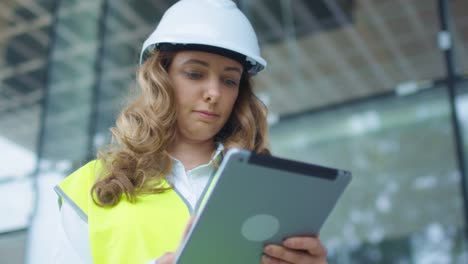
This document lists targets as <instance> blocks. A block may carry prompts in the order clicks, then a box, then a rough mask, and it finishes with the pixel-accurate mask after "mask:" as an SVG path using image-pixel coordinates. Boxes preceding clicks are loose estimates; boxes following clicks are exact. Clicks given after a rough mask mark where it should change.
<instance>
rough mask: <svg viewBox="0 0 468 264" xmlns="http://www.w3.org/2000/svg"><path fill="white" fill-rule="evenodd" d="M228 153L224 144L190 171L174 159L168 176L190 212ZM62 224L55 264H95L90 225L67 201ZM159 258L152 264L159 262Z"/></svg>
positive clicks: (62, 214) (193, 209)
mask: <svg viewBox="0 0 468 264" xmlns="http://www.w3.org/2000/svg"><path fill="white" fill-rule="evenodd" d="M223 150H224V146H223V145H222V144H218V148H217V150H216V152H215V154H214V155H213V157H212V158H211V160H210V161H209V162H208V163H206V164H203V165H200V166H198V167H196V168H193V169H191V170H188V171H186V170H185V168H184V165H183V164H182V162H180V161H179V160H177V159H175V158H172V159H173V162H174V163H173V164H174V166H173V168H172V171H171V172H170V173H169V175H168V176H167V178H166V179H167V181H168V183H169V184H171V185H172V186H173V187H174V190H176V191H177V192H178V193H179V195H181V196H182V197H181V198H183V199H185V201H186V202H187V203H188V205H190V207H191V208H190V210H191V211H192V212H193V211H195V210H196V207H197V202H198V200H199V199H200V197H201V196H202V194H203V192H204V190H205V187H206V186H207V184H208V181H209V180H210V178H211V176H212V174H213V172H214V171H215V168H216V165H215V162H214V160H215V159H217V158H218V157H219V155H221V153H222V151H223ZM60 215H61V221H60V225H59V226H58V228H57V232H56V233H57V234H56V245H55V251H54V260H55V263H72V264H88V263H93V262H92V257H91V248H90V245H89V235H88V224H87V223H86V222H85V221H83V220H82V219H81V218H80V217H79V216H78V214H77V213H76V212H75V211H74V210H73V208H72V207H71V206H70V205H69V204H68V203H66V202H64V203H63V204H62V207H61V210H60ZM156 260H157V259H154V260H151V261H150V262H148V263H155V262H156Z"/></svg>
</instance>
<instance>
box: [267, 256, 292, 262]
mask: <svg viewBox="0 0 468 264" xmlns="http://www.w3.org/2000/svg"><path fill="white" fill-rule="evenodd" d="M262 264H291V263H290V262H286V261H284V260H281V259H277V258H275V257H272V256H268V255H262Z"/></svg>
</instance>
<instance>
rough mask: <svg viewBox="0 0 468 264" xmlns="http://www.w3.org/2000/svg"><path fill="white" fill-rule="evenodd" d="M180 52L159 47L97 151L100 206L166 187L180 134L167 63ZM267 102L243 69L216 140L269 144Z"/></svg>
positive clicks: (258, 147) (264, 149)
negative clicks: (137, 89)
mask: <svg viewBox="0 0 468 264" xmlns="http://www.w3.org/2000/svg"><path fill="white" fill-rule="evenodd" d="M174 56H175V52H166V51H164V52H163V51H157V52H155V53H154V54H153V55H152V56H151V57H150V58H148V59H147V60H146V61H145V63H144V64H143V65H142V66H141V67H140V68H139V70H138V72H137V83H138V86H139V87H140V88H141V93H140V95H139V96H138V97H137V98H136V99H135V100H133V101H132V102H131V103H130V104H129V105H128V106H127V107H126V108H124V109H123V110H122V112H121V113H120V115H119V117H118V118H117V122H116V126H115V127H113V128H111V132H112V136H113V142H114V143H113V144H109V145H108V146H105V147H103V148H101V149H100V150H99V151H98V159H99V160H100V161H101V162H102V163H103V165H104V170H102V171H103V173H102V174H101V175H99V176H98V178H97V179H96V182H95V183H94V185H93V187H92V189H91V196H92V198H93V200H94V202H95V203H96V204H97V205H99V206H103V207H106V206H114V205H116V204H117V203H118V202H119V201H120V199H121V197H122V194H124V195H125V196H126V198H127V199H128V200H129V201H130V202H135V201H136V198H137V196H138V195H140V194H152V193H160V192H164V191H166V190H167V189H168V188H166V187H161V185H160V183H161V182H162V180H164V179H165V177H166V175H168V173H169V172H170V171H171V169H172V159H171V158H170V156H169V154H168V152H167V148H168V146H169V145H170V144H171V142H173V140H174V139H175V124H176V110H177V109H176V107H175V98H174V92H173V89H172V84H171V81H170V79H169V77H168V69H169V65H170V63H171V61H172V59H173V58H174ZM266 114H267V110H266V107H265V105H264V104H263V103H262V102H261V101H260V100H259V99H258V98H257V97H256V96H255V95H254V93H253V91H252V81H251V78H250V76H248V75H247V74H243V76H242V78H241V81H240V84H239V95H238V97H237V100H236V102H235V104H234V109H233V111H232V113H231V116H230V118H229V119H228V121H227V122H226V124H225V125H224V127H223V128H222V129H221V131H219V133H218V134H217V135H216V136H215V141H216V142H220V143H222V144H223V145H224V146H225V150H228V149H230V148H233V147H238V148H244V149H248V150H252V151H255V152H257V153H266V154H268V153H270V152H269V150H268V143H269V142H268V125H267V122H266Z"/></svg>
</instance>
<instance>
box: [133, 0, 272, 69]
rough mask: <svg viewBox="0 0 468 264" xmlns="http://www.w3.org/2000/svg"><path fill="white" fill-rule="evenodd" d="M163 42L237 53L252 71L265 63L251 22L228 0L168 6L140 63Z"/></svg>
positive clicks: (200, 0)
mask: <svg viewBox="0 0 468 264" xmlns="http://www.w3.org/2000/svg"><path fill="white" fill-rule="evenodd" d="M163 46H165V47H169V49H170V48H171V46H174V47H178V48H177V49H198V50H204V51H211V52H216V51H217V52H218V53H219V52H221V54H223V55H226V56H228V57H233V56H230V55H232V54H234V55H239V56H240V57H241V59H240V60H242V61H241V63H242V64H243V65H244V67H246V66H247V69H246V70H247V71H248V72H249V73H250V74H251V75H254V74H256V73H257V72H259V71H261V70H262V69H264V68H265V66H266V64H267V63H266V61H265V60H264V59H263V58H262V57H261V56H260V48H259V46H258V40H257V35H256V34H255V31H254V29H253V27H252V25H251V24H250V22H249V20H248V19H247V18H246V17H245V15H244V14H243V13H242V12H241V11H240V10H239V9H238V8H237V6H236V4H235V3H234V2H233V1H231V0H180V1H179V2H177V3H176V4H174V5H173V6H171V7H170V8H169V9H168V10H167V11H166V12H165V13H164V15H163V17H162V18H161V21H160V22H159V24H158V26H157V27H156V29H155V30H154V31H153V33H151V35H150V36H149V37H148V39H147V40H146V41H145V42H144V43H143V47H142V49H141V54H140V63H143V62H144V60H145V58H146V57H147V56H148V53H149V52H150V51H152V50H155V49H162V47H163ZM239 56H237V59H238V57H239ZM234 57H236V56H234ZM238 60H239V59H238Z"/></svg>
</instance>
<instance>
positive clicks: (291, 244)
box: [283, 237, 327, 256]
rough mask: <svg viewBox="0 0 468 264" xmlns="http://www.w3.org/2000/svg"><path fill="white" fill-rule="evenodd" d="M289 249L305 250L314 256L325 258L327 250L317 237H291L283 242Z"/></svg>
mask: <svg viewBox="0 0 468 264" xmlns="http://www.w3.org/2000/svg"><path fill="white" fill-rule="evenodd" d="M283 245H284V246H285V247H287V248H290V249H296V250H305V251H307V252H309V254H311V255H314V256H326V255H327V249H326V248H325V246H323V244H322V242H321V241H320V239H319V238H317V237H291V238H288V239H286V240H285V241H284V242H283Z"/></svg>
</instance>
